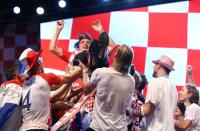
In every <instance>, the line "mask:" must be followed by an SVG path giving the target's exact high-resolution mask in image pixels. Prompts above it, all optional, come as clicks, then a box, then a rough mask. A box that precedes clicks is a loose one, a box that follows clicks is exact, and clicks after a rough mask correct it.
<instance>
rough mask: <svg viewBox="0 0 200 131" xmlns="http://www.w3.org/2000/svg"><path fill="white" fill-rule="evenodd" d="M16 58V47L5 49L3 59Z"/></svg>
mask: <svg viewBox="0 0 200 131" xmlns="http://www.w3.org/2000/svg"><path fill="white" fill-rule="evenodd" d="M14 59H15V48H14V47H13V48H5V49H3V60H14Z"/></svg>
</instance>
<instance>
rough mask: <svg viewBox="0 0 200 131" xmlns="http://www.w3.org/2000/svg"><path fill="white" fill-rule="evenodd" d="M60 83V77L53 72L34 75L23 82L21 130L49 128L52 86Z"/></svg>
mask: <svg viewBox="0 0 200 131" xmlns="http://www.w3.org/2000/svg"><path fill="white" fill-rule="evenodd" d="M60 83H61V80H60V78H59V77H58V76H56V75H54V74H52V73H49V74H45V73H41V74H38V75H34V76H32V77H31V78H30V79H28V80H26V81H25V82H24V83H23V86H24V89H23V100H22V108H23V109H22V114H23V124H22V127H21V130H30V129H44V130H48V127H49V125H48V120H49V118H50V86H51V85H59V84H60Z"/></svg>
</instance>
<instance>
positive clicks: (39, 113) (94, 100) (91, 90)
mask: <svg viewBox="0 0 200 131" xmlns="http://www.w3.org/2000/svg"><path fill="white" fill-rule="evenodd" d="M64 24H65V23H64V21H63V20H60V21H57V23H56V29H55V32H54V34H53V36H52V39H51V42H50V44H49V51H50V52H52V53H53V54H55V55H56V56H58V58H60V59H62V60H64V61H65V62H66V63H68V65H67V67H66V70H65V74H64V75H56V74H53V73H45V72H44V67H43V62H42V58H41V53H42V50H40V51H38V52H36V51H34V50H32V49H30V48H27V49H25V50H24V51H23V52H22V53H21V55H20V57H19V64H18V65H17V66H13V67H11V68H9V70H8V71H7V72H6V78H7V81H6V82H4V83H2V84H1V88H0V130H2V131H18V130H21V131H47V130H51V127H52V126H53V125H54V124H55V123H56V122H58V121H59V120H60V119H61V117H62V116H63V115H64V114H65V113H66V112H68V111H69V110H70V109H72V108H73V107H74V106H75V105H76V103H77V102H80V101H81V100H83V99H84V100H85V102H84V103H83V105H82V106H81V109H80V110H79V111H78V112H77V113H76V114H73V115H74V117H73V119H71V120H70V121H67V122H66V123H64V124H63V126H62V127H61V128H60V129H59V130H63V131H71V130H72V131H126V130H128V131H175V130H176V131H200V116H199V114H200V107H199V91H198V89H197V87H196V83H195V79H194V77H193V72H192V66H191V65H189V66H188V67H187V74H188V83H186V84H185V86H184V87H183V88H182V90H181V91H179V92H178V91H177V89H176V86H175V85H174V84H173V83H172V82H171V81H170V79H169V74H170V73H171V72H172V71H174V70H175V69H174V64H175V63H174V61H173V60H172V59H171V58H169V57H168V56H166V55H162V56H159V58H158V59H157V60H152V64H154V68H153V72H152V76H153V77H154V79H153V80H151V81H147V79H146V77H145V75H144V74H142V73H140V72H138V71H137V69H135V67H134V65H133V64H132V63H133V59H134V51H133V49H132V48H131V47H129V46H127V45H118V44H116V43H115V42H114V41H113V40H112V39H111V38H110V37H109V36H108V34H107V33H106V32H105V31H104V29H103V26H102V25H101V22H100V20H96V21H95V22H94V23H93V24H92V26H91V27H92V28H93V29H94V31H96V32H99V39H98V40H95V39H92V37H91V36H90V35H89V34H88V33H86V32H84V33H81V34H79V35H78V42H76V43H75V45H74V48H75V49H76V51H74V52H69V51H67V50H64V49H62V48H60V47H58V46H57V45H58V44H57V41H58V37H59V34H60V32H61V31H62V29H63V27H64ZM135 57H137V56H135ZM145 86H147V94H146V97H144V96H143V94H142V91H143V89H144V88H145ZM178 98H179V99H178Z"/></svg>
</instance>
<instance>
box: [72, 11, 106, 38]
mask: <svg viewBox="0 0 200 131" xmlns="http://www.w3.org/2000/svg"><path fill="white" fill-rule="evenodd" d="M98 19H99V20H100V21H101V24H102V26H103V28H104V30H105V31H106V32H109V25H110V24H109V23H110V13H103V14H97V15H90V16H83V17H78V18H74V19H73V24H72V33H71V38H72V39H77V35H78V34H80V33H83V32H87V33H89V34H90V35H91V36H92V37H93V38H95V39H97V38H98V36H99V33H98V32H96V31H94V30H93V29H92V28H91V25H92V22H93V21H95V20H98Z"/></svg>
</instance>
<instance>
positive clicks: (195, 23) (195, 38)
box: [187, 13, 200, 49]
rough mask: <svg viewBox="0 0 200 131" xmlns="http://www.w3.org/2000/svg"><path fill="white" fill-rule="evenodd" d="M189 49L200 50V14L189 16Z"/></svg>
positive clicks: (190, 14)
mask: <svg viewBox="0 0 200 131" xmlns="http://www.w3.org/2000/svg"><path fill="white" fill-rule="evenodd" d="M187 38H188V39H187V45H188V49H200V13H189V14H188V32H187Z"/></svg>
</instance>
